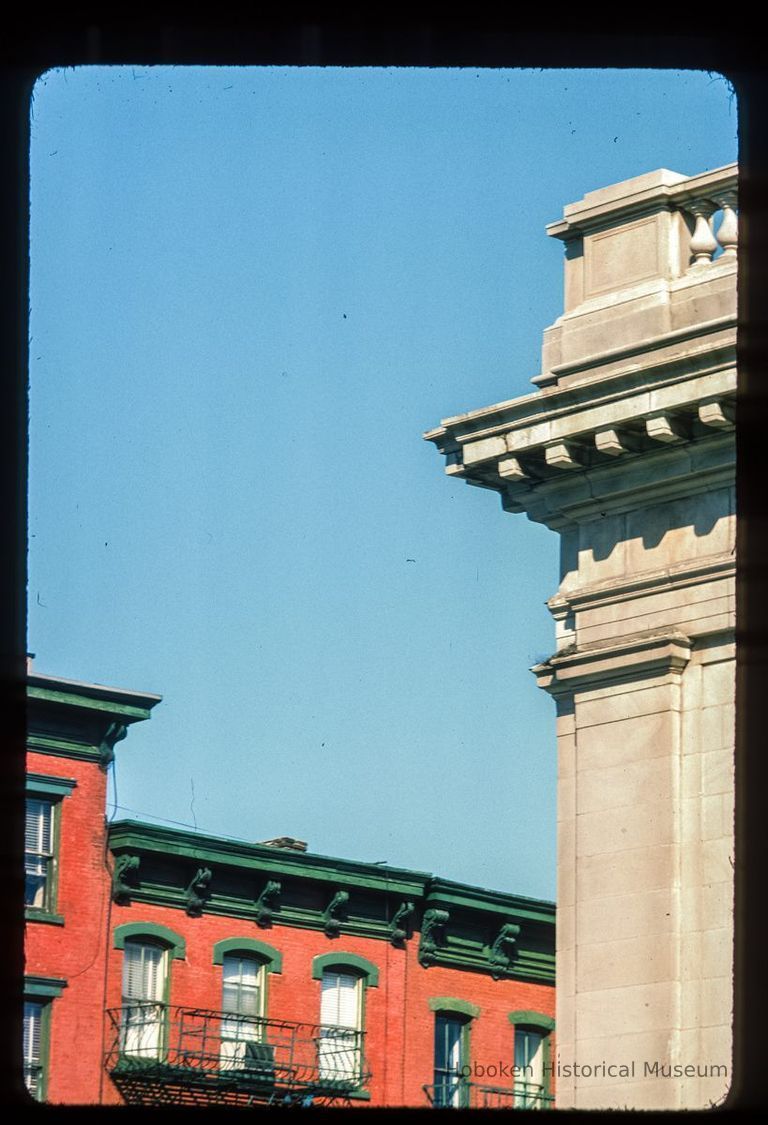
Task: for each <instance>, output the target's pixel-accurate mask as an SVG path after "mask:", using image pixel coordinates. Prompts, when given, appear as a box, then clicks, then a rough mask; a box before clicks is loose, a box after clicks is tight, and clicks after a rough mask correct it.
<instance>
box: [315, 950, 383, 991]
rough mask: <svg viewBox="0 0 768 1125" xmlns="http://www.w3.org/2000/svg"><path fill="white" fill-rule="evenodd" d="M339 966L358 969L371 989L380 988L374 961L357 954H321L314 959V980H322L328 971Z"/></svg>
mask: <svg viewBox="0 0 768 1125" xmlns="http://www.w3.org/2000/svg"><path fill="white" fill-rule="evenodd" d="M337 965H340V966H342V967H345V966H348V967H350V968H353V969H357V970H358V972H360V973H361V974H362V975H363V976H364V977H365V983H366V984H367V985H368V986H369V987H370V988H378V985H379V970H378V968H377V967H376V965H374V964H373V962H372V961H368V960H367V959H366V958H365V957H360V955H359V954H357V953H341V952H339V953H320V954H319V955H318V956H317V957H313V958H312V980H322V979H323V973H324V972H325V970H326V969H332V968H335V967H336V966H337Z"/></svg>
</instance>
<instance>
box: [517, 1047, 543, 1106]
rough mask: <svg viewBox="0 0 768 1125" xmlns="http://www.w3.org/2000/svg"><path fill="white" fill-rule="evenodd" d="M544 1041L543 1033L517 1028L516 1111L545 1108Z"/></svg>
mask: <svg viewBox="0 0 768 1125" xmlns="http://www.w3.org/2000/svg"><path fill="white" fill-rule="evenodd" d="M544 1039H545V1036H544V1034H543V1033H542V1032H541V1031H536V1030H534V1029H532V1028H524V1027H516V1028H515V1109H540V1108H543V1101H544V1098H543V1095H544V1093H545V1085H544Z"/></svg>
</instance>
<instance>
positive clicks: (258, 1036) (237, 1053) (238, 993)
mask: <svg viewBox="0 0 768 1125" xmlns="http://www.w3.org/2000/svg"><path fill="white" fill-rule="evenodd" d="M264 974H265V966H264V965H263V964H262V963H261V962H259V961H258V960H257V959H256V958H255V957H245V956H243V955H242V954H240V953H228V954H226V955H225V956H224V958H223V961H222V978H223V980H222V1005H221V1006H222V1011H223V1012H224V1013H225V1015H224V1016H223V1017H222V1020H221V1031H220V1034H221V1048H220V1055H219V1057H220V1066H221V1069H222V1070H237V1069H240V1068H242V1067H243V1066H244V1065H245V1063H246V1058H247V1044H248V1043H257V1042H261V1041H262V1040H263V1038H264V1025H263V1021H262V1016H263V1004H264Z"/></svg>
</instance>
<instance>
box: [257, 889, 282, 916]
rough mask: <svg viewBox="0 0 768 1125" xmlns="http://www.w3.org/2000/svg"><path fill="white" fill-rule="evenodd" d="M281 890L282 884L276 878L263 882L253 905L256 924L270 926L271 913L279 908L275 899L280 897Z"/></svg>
mask: <svg viewBox="0 0 768 1125" xmlns="http://www.w3.org/2000/svg"><path fill="white" fill-rule="evenodd" d="M281 891H282V884H281V883H279V882H278V881H277V879H269V880H268V881H267V882H266V883H265V884H264V887H263V889H262V891H261V894H260V895H259V897H258V898H257V899H256V903H255V907H254V910H255V914H256V923H257V925H259V926H270V925H271V924H272V914H273V913H274V911H275V910H277V909H279V904H278V902H277V900H278V899H279V898H280V892H281Z"/></svg>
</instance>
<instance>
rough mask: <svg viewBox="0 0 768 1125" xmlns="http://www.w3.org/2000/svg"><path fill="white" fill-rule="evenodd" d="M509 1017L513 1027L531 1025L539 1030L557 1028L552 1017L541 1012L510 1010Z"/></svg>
mask: <svg viewBox="0 0 768 1125" xmlns="http://www.w3.org/2000/svg"><path fill="white" fill-rule="evenodd" d="M507 1018H508V1020H509V1022H510V1023H511V1024H512V1025H513V1027H531V1028H534V1029H536V1030H539V1031H554V1030H555V1021H554V1020H553V1019H552V1017H551V1016H545V1015H543V1014H542V1013H541V1012H530V1011H519V1012H510V1013H509V1015H508V1017H507Z"/></svg>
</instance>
